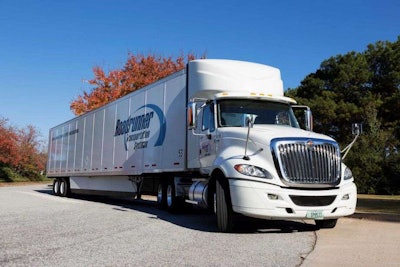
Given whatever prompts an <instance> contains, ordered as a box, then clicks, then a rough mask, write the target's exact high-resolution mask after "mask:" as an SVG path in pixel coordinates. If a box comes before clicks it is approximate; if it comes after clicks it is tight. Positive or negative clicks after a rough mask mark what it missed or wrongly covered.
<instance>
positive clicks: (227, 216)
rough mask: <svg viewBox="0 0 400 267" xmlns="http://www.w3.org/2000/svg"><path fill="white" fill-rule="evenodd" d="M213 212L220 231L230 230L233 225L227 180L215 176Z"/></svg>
mask: <svg viewBox="0 0 400 267" xmlns="http://www.w3.org/2000/svg"><path fill="white" fill-rule="evenodd" d="M215 191H216V192H215V204H214V207H215V213H216V215H217V226H218V230H219V231H221V232H232V231H233V226H234V212H233V210H232V202H231V197H230V192H229V184H228V180H227V179H226V178H225V177H223V176H219V177H217V181H216V185H215Z"/></svg>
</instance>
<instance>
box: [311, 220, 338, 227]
mask: <svg viewBox="0 0 400 267" xmlns="http://www.w3.org/2000/svg"><path fill="white" fill-rule="evenodd" d="M336 223H337V219H329V220H315V225H316V226H317V227H318V228H320V229H324V228H325V229H329V228H334V227H335V226H336Z"/></svg>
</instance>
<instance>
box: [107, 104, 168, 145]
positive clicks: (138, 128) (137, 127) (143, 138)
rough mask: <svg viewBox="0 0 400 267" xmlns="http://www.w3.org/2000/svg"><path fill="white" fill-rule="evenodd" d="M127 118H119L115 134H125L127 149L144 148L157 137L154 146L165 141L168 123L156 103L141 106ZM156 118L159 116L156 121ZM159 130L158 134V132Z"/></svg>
mask: <svg viewBox="0 0 400 267" xmlns="http://www.w3.org/2000/svg"><path fill="white" fill-rule="evenodd" d="M133 114H134V116H133V117H132V116H129V117H128V118H127V119H126V120H120V119H118V120H117V123H116V126H115V134H114V136H115V137H117V136H120V135H123V136H124V145H125V150H126V151H128V150H130V149H134V150H136V149H144V148H147V147H148V146H149V142H150V141H151V140H153V139H155V142H154V146H161V145H162V144H163V143H164V139H165V131H166V128H167V124H166V121H165V116H164V113H163V112H162V110H161V109H160V107H158V106H157V105H154V104H147V105H144V106H141V107H140V108H138V109H137V110H135V112H134V113H133ZM155 118H158V120H157V119H156V120H155V121H154V119H155ZM157 130H158V135H157V136H155V134H157Z"/></svg>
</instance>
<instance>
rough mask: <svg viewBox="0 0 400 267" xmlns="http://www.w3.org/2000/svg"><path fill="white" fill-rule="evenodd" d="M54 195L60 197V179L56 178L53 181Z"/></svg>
mask: <svg viewBox="0 0 400 267" xmlns="http://www.w3.org/2000/svg"><path fill="white" fill-rule="evenodd" d="M53 194H54V195H55V196H59V195H60V179H58V178H56V179H54V181H53Z"/></svg>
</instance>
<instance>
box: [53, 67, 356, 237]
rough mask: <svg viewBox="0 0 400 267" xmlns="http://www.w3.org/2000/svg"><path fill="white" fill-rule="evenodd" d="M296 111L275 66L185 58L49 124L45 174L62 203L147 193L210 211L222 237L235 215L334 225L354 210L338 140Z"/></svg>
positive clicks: (173, 204) (166, 204) (164, 202)
mask: <svg viewBox="0 0 400 267" xmlns="http://www.w3.org/2000/svg"><path fill="white" fill-rule="evenodd" d="M297 107H298V106H296V102H295V100H293V99H291V98H288V97H285V96H284V95H283V84H282V80H281V76H280V71H279V70H278V69H276V68H273V67H270V66H266V65H261V64H256V63H250V62H243V61H234V60H211V59H203V60H193V61H191V62H189V64H188V66H187V68H186V69H185V70H182V71H179V72H177V73H175V74H173V75H171V76H169V77H166V78H164V79H162V80H160V81H158V82H155V83H153V84H151V85H148V86H146V87H144V88H142V89H140V90H137V91H135V92H132V93H130V94H128V95H126V96H125V97H122V98H120V99H118V100H116V101H114V102H112V103H109V104H107V105H105V106H103V107H101V108H99V109H96V110H94V111H91V112H88V113H87V114H85V115H82V116H80V117H77V118H75V119H72V120H70V121H67V122H65V123H63V124H61V125H59V126H56V127H54V128H52V129H51V130H50V135H49V157H48V163H47V175H48V177H51V178H54V185H53V190H54V193H55V194H56V195H59V196H67V195H68V194H69V193H85V194H107V195H110V194H111V195H114V194H118V195H121V194H122V195H127V196H131V197H134V196H140V194H141V193H142V191H144V188H151V190H150V191H154V194H156V195H157V203H158V206H159V207H161V208H166V209H168V210H170V211H173V210H177V209H179V208H180V207H181V205H182V204H183V203H185V202H186V203H191V204H193V205H198V206H202V207H205V208H209V209H211V210H214V212H215V213H216V217H217V225H218V229H219V230H220V231H231V230H232V229H233V227H234V222H235V214H236V213H240V214H243V215H246V216H250V217H257V218H264V219H312V220H315V222H316V224H317V225H319V226H320V227H334V226H335V224H336V221H337V219H338V218H340V217H343V216H347V215H351V214H352V213H354V210H355V206H356V199H357V192H356V186H355V184H354V178H353V176H352V173H351V171H350V170H349V168H348V167H346V166H345V165H344V164H343V163H342V160H341V155H340V149H339V146H338V144H337V143H336V142H335V141H334V140H333V139H332V138H330V137H328V136H325V135H321V134H317V133H315V132H313V131H312V120H311V118H312V116H311V112H310V110H309V109H308V108H307V107H305V110H306V112H305V122H306V130H304V129H301V128H300V127H299V123H298V121H297V120H296V117H295V116H294V112H293V109H294V108H297ZM149 185H150V186H149ZM153 185H154V186H153ZM153 189H154V190H153ZM147 190H148V191H149V189H147ZM150 193H151V192H150Z"/></svg>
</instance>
